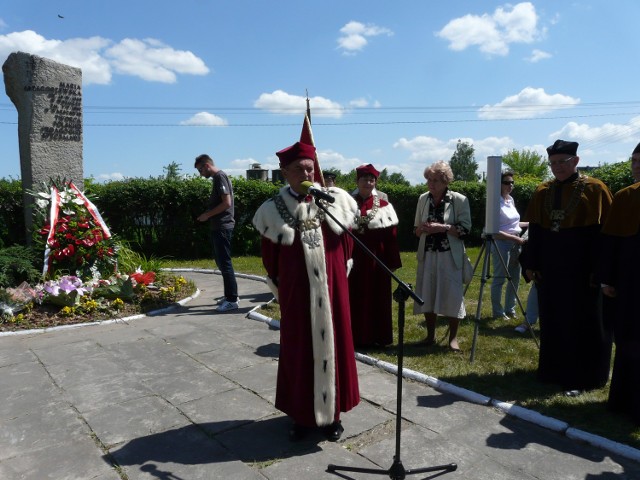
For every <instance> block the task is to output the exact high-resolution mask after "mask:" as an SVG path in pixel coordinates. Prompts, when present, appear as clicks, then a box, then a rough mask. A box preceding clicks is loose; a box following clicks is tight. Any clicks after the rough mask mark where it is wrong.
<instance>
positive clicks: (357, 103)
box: [349, 97, 382, 108]
mask: <svg viewBox="0 0 640 480" xmlns="http://www.w3.org/2000/svg"><path fill="white" fill-rule="evenodd" d="M349 106H350V107H352V108H367V107H370V108H380V107H382V104H381V103H380V102H379V101H378V100H374V101H373V102H372V101H370V100H368V99H366V98H364V97H360V98H354V99H353V100H351V101H350V102H349Z"/></svg>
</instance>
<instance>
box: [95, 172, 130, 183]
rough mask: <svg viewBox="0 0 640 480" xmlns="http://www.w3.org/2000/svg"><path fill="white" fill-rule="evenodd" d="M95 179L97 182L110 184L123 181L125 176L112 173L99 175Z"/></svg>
mask: <svg viewBox="0 0 640 480" xmlns="http://www.w3.org/2000/svg"><path fill="white" fill-rule="evenodd" d="M96 178H97V180H98V181H99V182H111V181H119V180H124V178H125V176H124V175H123V174H122V173H120V172H113V173H101V174H99V175H98V176H97V177H96Z"/></svg>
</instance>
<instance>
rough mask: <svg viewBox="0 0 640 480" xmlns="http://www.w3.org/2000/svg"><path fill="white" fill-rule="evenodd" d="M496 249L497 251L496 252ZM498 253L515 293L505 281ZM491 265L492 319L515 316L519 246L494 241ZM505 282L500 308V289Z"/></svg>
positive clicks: (519, 270) (504, 273) (518, 282)
mask: <svg viewBox="0 0 640 480" xmlns="http://www.w3.org/2000/svg"><path fill="white" fill-rule="evenodd" d="M496 247H497V251H496ZM498 251H499V252H500V254H501V255H502V259H503V260H504V263H505V264H506V265H507V269H508V272H509V276H510V277H511V281H512V282H513V286H514V287H515V291H514V289H513V288H511V285H510V284H509V282H508V279H507V272H506V271H505V269H504V267H503V265H502V261H501V260H500V256H499V255H498ZM491 255H492V262H491V263H492V264H493V279H492V280H491V309H492V310H493V316H494V317H501V316H503V315H504V314H507V315H515V313H516V293H517V291H518V286H519V285H520V274H521V272H522V267H520V261H519V259H518V257H519V256H520V245H518V244H517V243H513V242H510V241H508V240H496V241H495V243H494V244H493V245H492V246H491ZM505 282H507V285H506V291H505V294H504V308H502V287H503V285H504V283H505Z"/></svg>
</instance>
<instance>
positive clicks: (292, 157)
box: [276, 142, 316, 167]
mask: <svg viewBox="0 0 640 480" xmlns="http://www.w3.org/2000/svg"><path fill="white" fill-rule="evenodd" d="M276 155H277V156H278V158H279V159H280V166H281V167H286V166H287V165H289V164H290V163H291V162H294V161H296V160H300V159H302V158H308V159H310V160H315V158H316V147H314V146H313V145H307V144H306V143H302V142H296V143H294V144H293V145H291V146H290V147H287V148H283V149H282V150H280V151H279V152H276Z"/></svg>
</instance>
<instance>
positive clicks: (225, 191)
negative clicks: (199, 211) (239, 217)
mask: <svg viewBox="0 0 640 480" xmlns="http://www.w3.org/2000/svg"><path fill="white" fill-rule="evenodd" d="M211 180H212V181H213V182H212V183H213V188H212V190H211V197H209V206H208V209H209V210H212V209H214V208H215V207H217V206H218V205H220V204H221V203H222V196H223V195H230V196H231V206H230V207H229V208H227V209H226V210H225V211H224V212H221V213H219V214H218V215H215V216H213V217H211V218H210V220H211V229H212V230H226V229H229V228H233V227H234V226H235V223H236V221H235V219H234V218H233V213H234V204H233V203H234V202H233V187H232V186H231V180H229V177H227V174H226V173H224V172H223V171H222V170H220V171H219V172H218V173H216V174H215V175H213V176H212V177H211Z"/></svg>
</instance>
